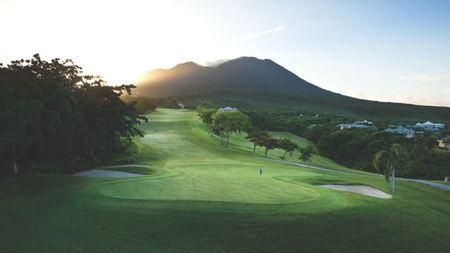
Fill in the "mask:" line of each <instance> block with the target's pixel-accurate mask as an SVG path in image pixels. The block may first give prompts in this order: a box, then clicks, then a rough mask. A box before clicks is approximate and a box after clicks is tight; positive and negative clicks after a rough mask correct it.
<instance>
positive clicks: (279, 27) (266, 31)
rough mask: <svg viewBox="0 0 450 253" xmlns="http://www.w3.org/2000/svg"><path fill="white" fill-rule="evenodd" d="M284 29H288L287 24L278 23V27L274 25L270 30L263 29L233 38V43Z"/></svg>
mask: <svg viewBox="0 0 450 253" xmlns="http://www.w3.org/2000/svg"><path fill="white" fill-rule="evenodd" d="M284 29H286V26H285V25H283V24H278V26H277V27H274V28H271V29H268V30H265V31H262V32H257V33H252V34H249V35H245V36H242V37H240V38H237V39H235V40H232V41H231V43H238V42H241V41H244V40H249V39H253V38H256V37H260V36H264V35H267V34H270V33H274V32H279V31H282V30H284Z"/></svg>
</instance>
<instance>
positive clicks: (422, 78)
mask: <svg viewBox="0 0 450 253" xmlns="http://www.w3.org/2000/svg"><path fill="white" fill-rule="evenodd" d="M400 79H405V80H413V81H419V82H438V81H442V80H449V79H450V74H420V75H409V76H403V77H400Z"/></svg>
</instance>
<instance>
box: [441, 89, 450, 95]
mask: <svg viewBox="0 0 450 253" xmlns="http://www.w3.org/2000/svg"><path fill="white" fill-rule="evenodd" d="M442 92H444V93H445V94H450V88H447V89H444V90H443V91H442Z"/></svg>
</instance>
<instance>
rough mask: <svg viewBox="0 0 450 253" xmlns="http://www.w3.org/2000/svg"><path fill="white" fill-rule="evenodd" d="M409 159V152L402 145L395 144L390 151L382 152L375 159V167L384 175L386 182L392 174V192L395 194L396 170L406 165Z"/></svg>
mask: <svg viewBox="0 0 450 253" xmlns="http://www.w3.org/2000/svg"><path fill="white" fill-rule="evenodd" d="M408 159H409V155H408V151H407V150H406V149H405V148H403V147H402V145H400V144H398V143H395V144H393V145H392V146H391V148H390V149H389V150H380V151H379V152H378V153H377V154H375V157H374V159H373V166H374V167H375V168H376V169H377V171H379V172H381V173H383V174H384V176H385V178H386V182H389V174H390V173H392V185H391V192H392V193H394V185H395V170H396V169H399V168H400V166H401V165H403V166H404V165H405V164H406V163H407V161H408Z"/></svg>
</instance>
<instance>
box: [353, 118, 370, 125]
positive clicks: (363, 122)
mask: <svg viewBox="0 0 450 253" xmlns="http://www.w3.org/2000/svg"><path fill="white" fill-rule="evenodd" d="M355 124H367V125H372V124H373V122H372V121H367V120H366V119H365V120H360V121H356V122H355Z"/></svg>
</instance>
